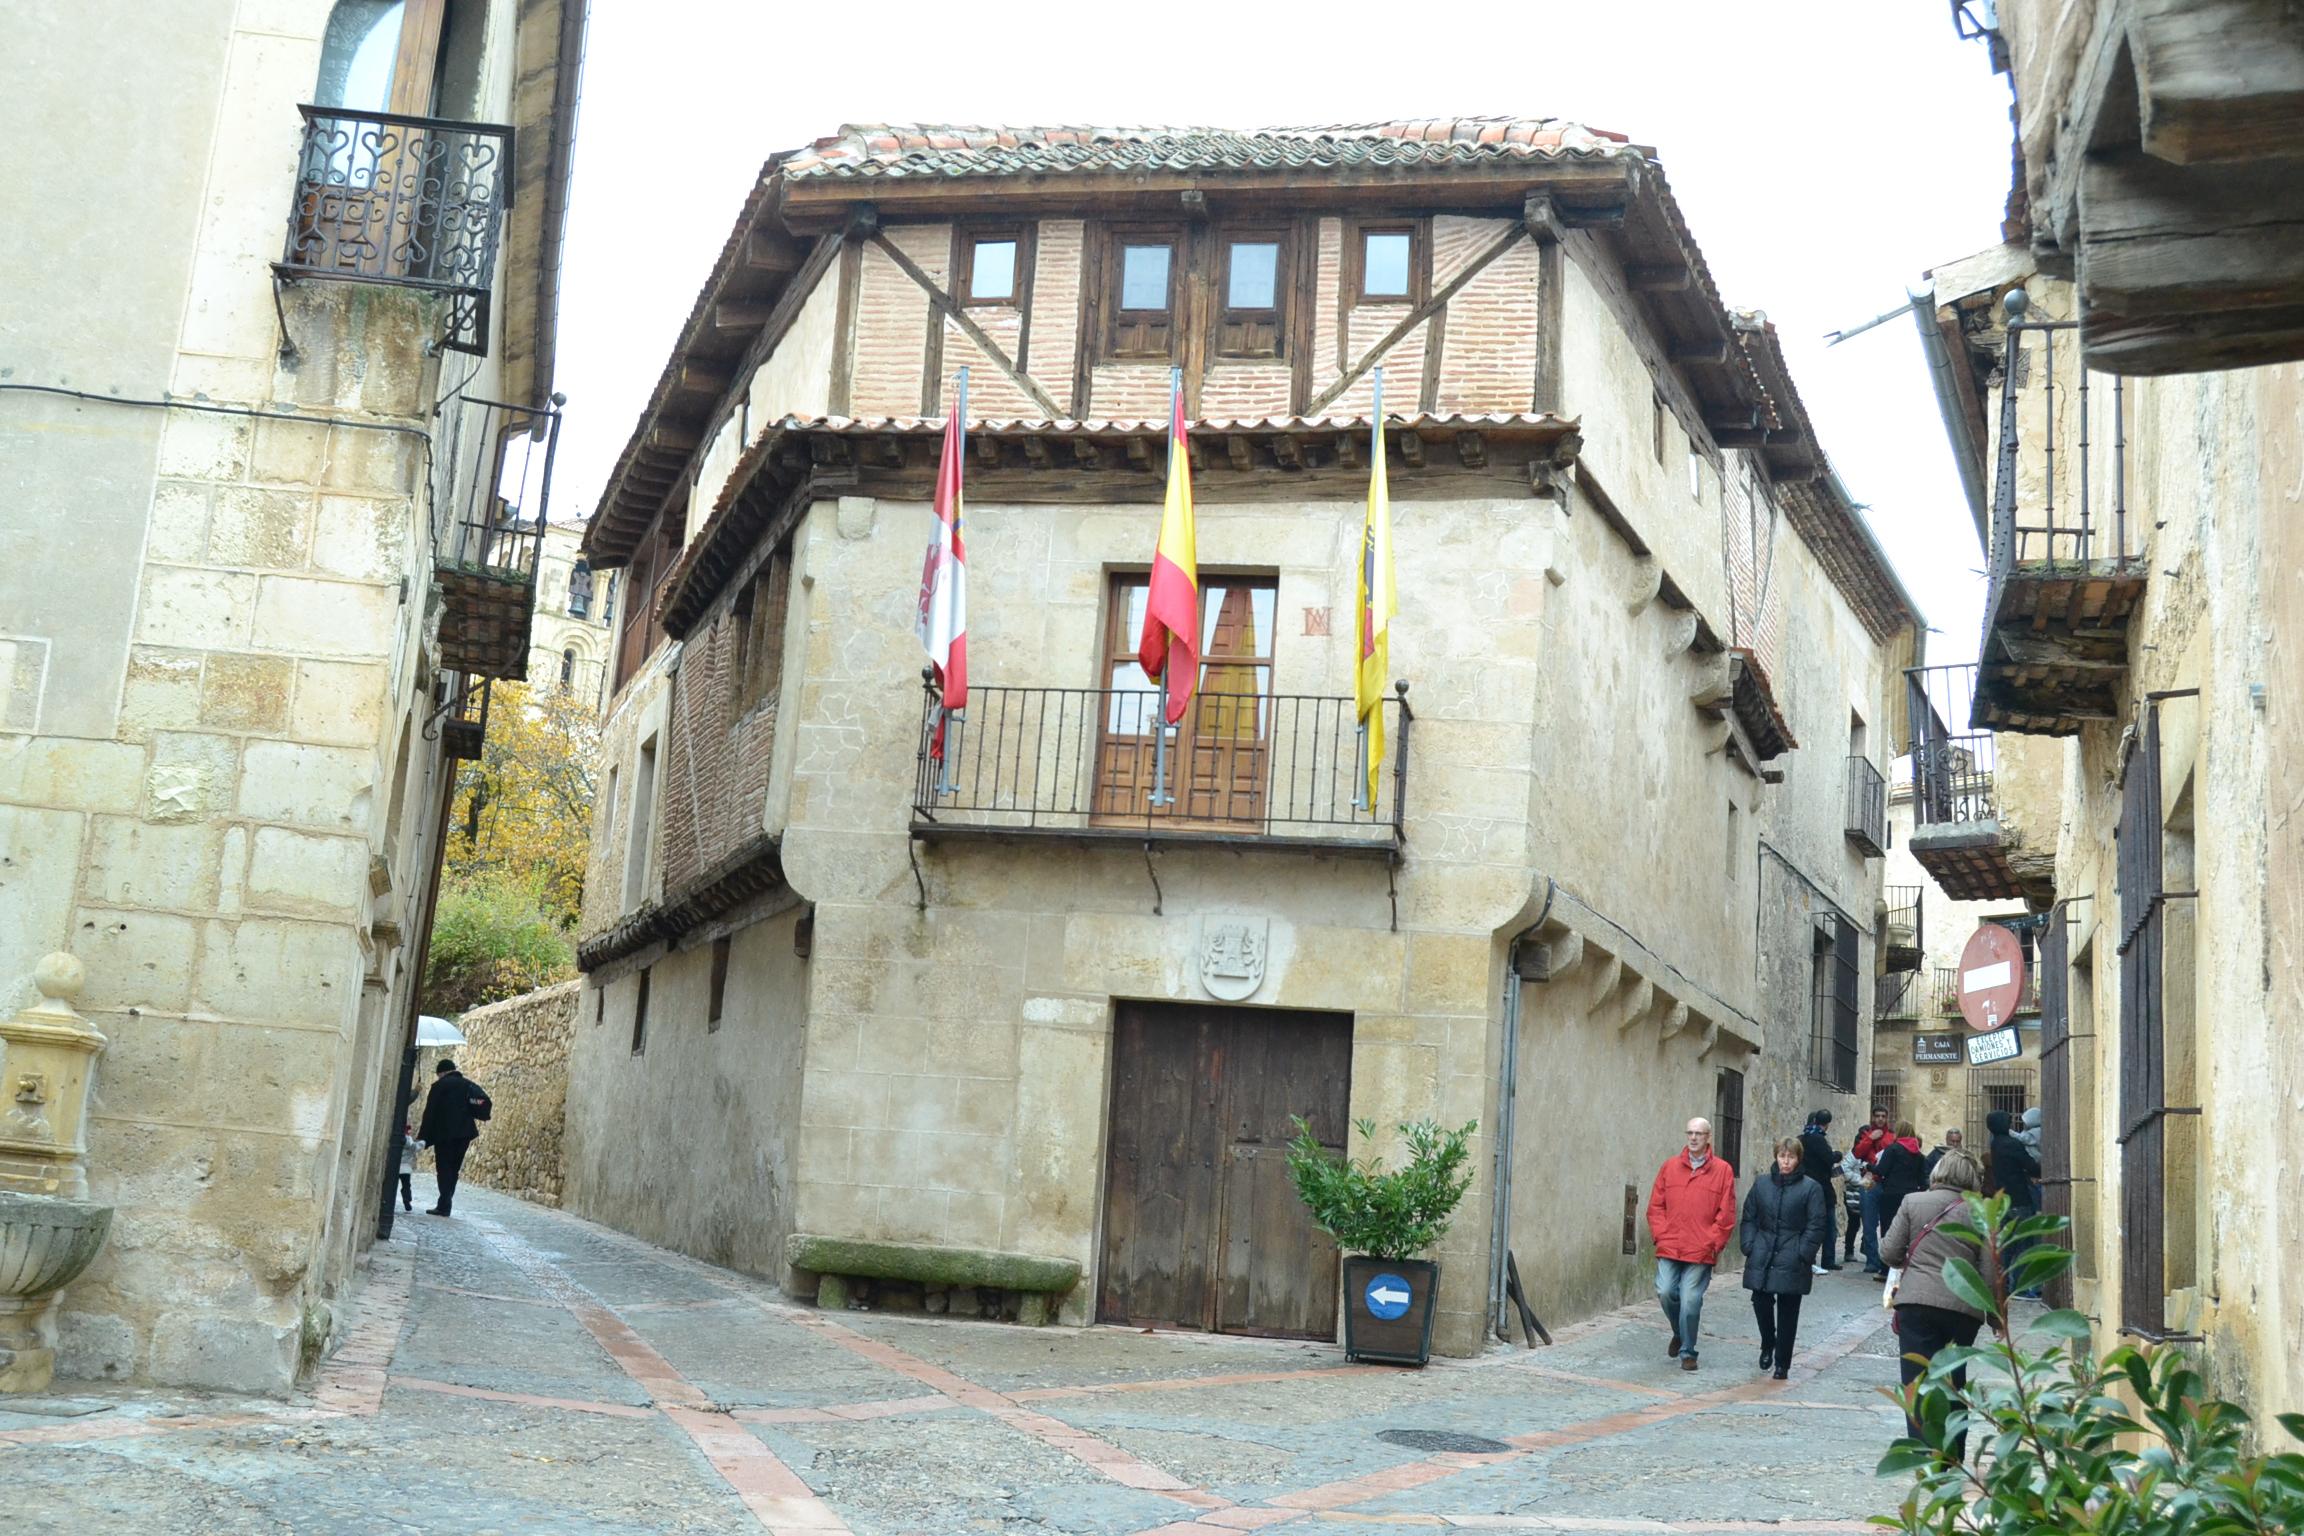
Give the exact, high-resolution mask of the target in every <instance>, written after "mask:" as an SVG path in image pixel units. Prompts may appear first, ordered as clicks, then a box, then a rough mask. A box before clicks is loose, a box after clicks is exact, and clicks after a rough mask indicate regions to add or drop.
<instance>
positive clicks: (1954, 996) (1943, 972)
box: [1928, 965, 1960, 1019]
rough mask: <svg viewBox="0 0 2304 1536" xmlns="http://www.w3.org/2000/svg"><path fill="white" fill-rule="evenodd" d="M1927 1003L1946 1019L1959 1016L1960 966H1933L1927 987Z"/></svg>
mask: <svg viewBox="0 0 2304 1536" xmlns="http://www.w3.org/2000/svg"><path fill="white" fill-rule="evenodd" d="M1928 1005H1929V1007H1930V1009H1931V1010H1933V1011H1934V1012H1936V1013H1940V1014H1942V1015H1943V1016H1944V1017H1946V1018H1948V1019H1956V1018H1958V1017H1959V1016H1960V967H1958V966H1956V965H1939V966H1937V967H1935V971H1934V975H1933V976H1932V977H1931V979H1930V985H1929V988H1928Z"/></svg>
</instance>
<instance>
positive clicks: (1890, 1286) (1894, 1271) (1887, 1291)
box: [1880, 1200, 1968, 1311]
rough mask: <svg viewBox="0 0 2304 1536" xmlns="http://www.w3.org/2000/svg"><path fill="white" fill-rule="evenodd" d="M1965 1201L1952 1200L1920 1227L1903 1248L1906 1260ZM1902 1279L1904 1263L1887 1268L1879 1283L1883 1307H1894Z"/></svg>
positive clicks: (1915, 1254) (1908, 1259)
mask: <svg viewBox="0 0 2304 1536" xmlns="http://www.w3.org/2000/svg"><path fill="white" fill-rule="evenodd" d="M1967 1203H1968V1202H1967V1201H1965V1200H1954V1201H1953V1202H1952V1203H1951V1204H1950V1205H1948V1206H1946V1207H1944V1209H1942V1210H1941V1211H1938V1212H1937V1213H1936V1219H1935V1220H1934V1221H1932V1222H1930V1223H1928V1225H1926V1226H1925V1227H1922V1228H1921V1229H1920V1235H1919V1236H1918V1237H1916V1238H1914V1239H1912V1246H1911V1247H1909V1248H1907V1249H1905V1250H1904V1257H1905V1259H1906V1261H1907V1262H1909V1261H1910V1260H1911V1259H1913V1258H1915V1257H1917V1256H1918V1254H1919V1252H1920V1245H1921V1244H1922V1243H1924V1242H1926V1241H1928V1234H1929V1233H1931V1232H1933V1231H1935V1230H1936V1229H1937V1228H1938V1227H1940V1226H1942V1225H1944V1219H1945V1218H1946V1217H1948V1216H1950V1215H1951V1214H1952V1213H1953V1212H1954V1211H1956V1210H1958V1209H1960V1207H1962V1206H1963V1205H1966V1204H1967ZM1903 1280H1904V1265H1902V1264H1892V1265H1890V1266H1889V1268H1888V1278H1887V1279H1886V1280H1884V1281H1882V1282H1881V1285H1880V1305H1881V1306H1882V1307H1885V1308H1887V1309H1889V1310H1891V1311H1893V1310H1894V1309H1895V1306H1896V1287H1897V1286H1899V1285H1901V1284H1902V1283H1903Z"/></svg>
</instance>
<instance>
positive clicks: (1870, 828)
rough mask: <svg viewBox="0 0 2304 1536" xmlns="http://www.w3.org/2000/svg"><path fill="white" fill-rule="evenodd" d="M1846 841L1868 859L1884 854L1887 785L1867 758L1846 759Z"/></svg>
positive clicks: (1885, 846)
mask: <svg viewBox="0 0 2304 1536" xmlns="http://www.w3.org/2000/svg"><path fill="white" fill-rule="evenodd" d="M1846 826H1847V833H1848V841H1850V842H1851V843H1854V844H1855V845H1856V846H1857V847H1858V848H1859V849H1861V850H1862V851H1863V852H1864V853H1865V854H1866V855H1867V856H1868V857H1871V858H1878V857H1879V856H1880V855H1881V854H1884V853H1886V852H1887V851H1888V781H1887V780H1886V779H1884V778H1882V777H1881V776H1880V770H1879V769H1877V768H1875V767H1873V766H1872V761H1871V759H1870V758H1863V757H1851V758H1849V759H1848V816H1847V822H1846Z"/></svg>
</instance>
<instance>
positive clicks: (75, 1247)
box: [0, 1190, 112, 1392]
mask: <svg viewBox="0 0 2304 1536" xmlns="http://www.w3.org/2000/svg"><path fill="white" fill-rule="evenodd" d="M111 1230H112V1207H110V1206H108V1205H91V1204H89V1203H88V1202H87V1201H85V1200H65V1199H62V1198H60V1197H58V1196H55V1195H21V1194H16V1193H13V1192H10V1191H4V1190H0V1392H40V1391H45V1390H46V1389H47V1386H48V1384H49V1382H50V1381H51V1380H53V1379H54V1377H55V1374H56V1348H55V1339H54V1332H53V1328H52V1326H51V1325H50V1323H49V1319H48V1312H49V1309H50V1307H51V1306H52V1305H53V1303H54V1301H55V1297H56V1293H57V1292H58V1291H61V1290H62V1289H64V1287H66V1286H67V1285H70V1284H71V1283H72V1282H73V1281H74V1280H77V1279H78V1278H80V1272H81V1271H82V1270H84V1269H86V1268H87V1267H88V1265H89V1263H90V1262H91V1261H92V1260H94V1258H95V1257H96V1255H97V1253H98V1252H99V1251H100V1250H101V1249H102V1248H103V1246H104V1238H105V1235H106V1234H107V1233H109V1232H110V1231H111Z"/></svg>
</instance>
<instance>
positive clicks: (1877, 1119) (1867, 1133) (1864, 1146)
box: [1849, 1104, 1896, 1279]
mask: <svg viewBox="0 0 2304 1536" xmlns="http://www.w3.org/2000/svg"><path fill="white" fill-rule="evenodd" d="M1895 1137H1896V1133H1895V1132H1894V1131H1893V1130H1891V1129H1890V1128H1889V1125H1888V1111H1887V1109H1886V1108H1885V1107H1883V1106H1881V1105H1878V1104H1875V1105H1873V1106H1872V1123H1871V1124H1870V1125H1868V1126H1866V1127H1864V1129H1862V1130H1860V1131H1858V1132H1857V1133H1856V1145H1855V1146H1853V1147H1851V1148H1850V1149H1849V1150H1850V1151H1852V1152H1854V1153H1855V1154H1856V1161H1858V1162H1860V1163H1862V1164H1863V1165H1864V1196H1863V1204H1862V1205H1861V1206H1860V1207H1859V1209H1860V1210H1861V1211H1862V1214H1863V1218H1864V1273H1866V1274H1867V1275H1870V1276H1872V1277H1873V1278H1874V1279H1878V1278H1879V1277H1880V1276H1882V1275H1885V1274H1886V1273H1888V1266H1887V1265H1885V1264H1883V1263H1881V1262H1880V1233H1881V1230H1882V1229H1883V1228H1885V1227H1886V1226H1887V1225H1888V1223H1887V1221H1886V1220H1884V1219H1883V1218H1882V1216H1881V1207H1880V1186H1879V1184H1878V1182H1877V1178H1878V1175H1879V1172H1880V1154H1881V1152H1882V1151H1884V1150H1885V1149H1886V1148H1887V1146H1888V1143H1889V1142H1891V1141H1893V1140H1894V1139H1895Z"/></svg>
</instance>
